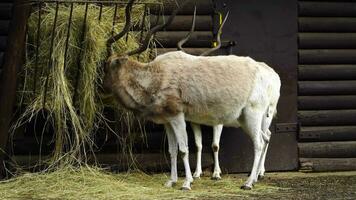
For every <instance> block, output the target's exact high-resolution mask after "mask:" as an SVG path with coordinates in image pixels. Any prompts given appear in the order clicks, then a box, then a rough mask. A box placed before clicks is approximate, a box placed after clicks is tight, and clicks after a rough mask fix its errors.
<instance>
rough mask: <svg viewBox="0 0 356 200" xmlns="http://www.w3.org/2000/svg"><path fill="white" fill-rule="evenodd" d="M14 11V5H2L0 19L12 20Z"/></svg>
mask: <svg viewBox="0 0 356 200" xmlns="http://www.w3.org/2000/svg"><path fill="white" fill-rule="evenodd" d="M12 9H13V4H12V3H0V19H11V18H12Z"/></svg>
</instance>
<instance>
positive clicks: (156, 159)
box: [96, 152, 214, 171]
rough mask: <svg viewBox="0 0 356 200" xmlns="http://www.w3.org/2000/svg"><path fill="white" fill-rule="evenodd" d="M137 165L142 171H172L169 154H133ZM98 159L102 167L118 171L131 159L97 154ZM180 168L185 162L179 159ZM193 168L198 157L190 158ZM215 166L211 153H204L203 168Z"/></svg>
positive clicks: (125, 166)
mask: <svg viewBox="0 0 356 200" xmlns="http://www.w3.org/2000/svg"><path fill="white" fill-rule="evenodd" d="M133 157H134V159H135V163H136V165H137V166H138V167H139V169H141V170H149V171H168V170H170V157H169V153H168V152H167V153H140V154H139V153H137V154H133ZM96 159H97V161H98V163H99V164H101V165H111V166H117V168H118V170H126V169H127V168H128V164H130V163H132V160H130V159H131V158H130V157H128V156H127V155H122V154H97V155H96ZM177 161H178V163H177V164H178V168H179V169H183V162H182V161H181V159H178V160H177ZM189 162H190V164H191V166H195V163H196V156H189ZM213 164H214V161H213V158H212V155H211V154H210V153H202V168H203V169H204V168H207V167H211V166H212V165H213Z"/></svg>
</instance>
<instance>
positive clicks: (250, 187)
mask: <svg viewBox="0 0 356 200" xmlns="http://www.w3.org/2000/svg"><path fill="white" fill-rule="evenodd" d="M241 189H243V190H252V186H248V185H243V186H241Z"/></svg>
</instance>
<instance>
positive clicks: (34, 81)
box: [33, 3, 42, 95]
mask: <svg viewBox="0 0 356 200" xmlns="http://www.w3.org/2000/svg"><path fill="white" fill-rule="evenodd" d="M41 10H42V9H41V3H39V4H38V21H37V36H36V50H35V51H36V52H35V54H36V56H35V73H34V76H33V93H34V95H36V89H37V79H38V77H37V71H38V54H39V48H40V45H41V42H40V33H41Z"/></svg>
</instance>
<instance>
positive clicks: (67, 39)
mask: <svg viewBox="0 0 356 200" xmlns="http://www.w3.org/2000/svg"><path fill="white" fill-rule="evenodd" d="M72 15H73V3H71V4H70V11H69V19H68V30H67V38H66V47H65V50H64V63H63V64H64V66H63V69H64V70H65V69H66V67H67V66H66V60H67V52H68V43H69V37H70V28H71V24H72Z"/></svg>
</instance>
